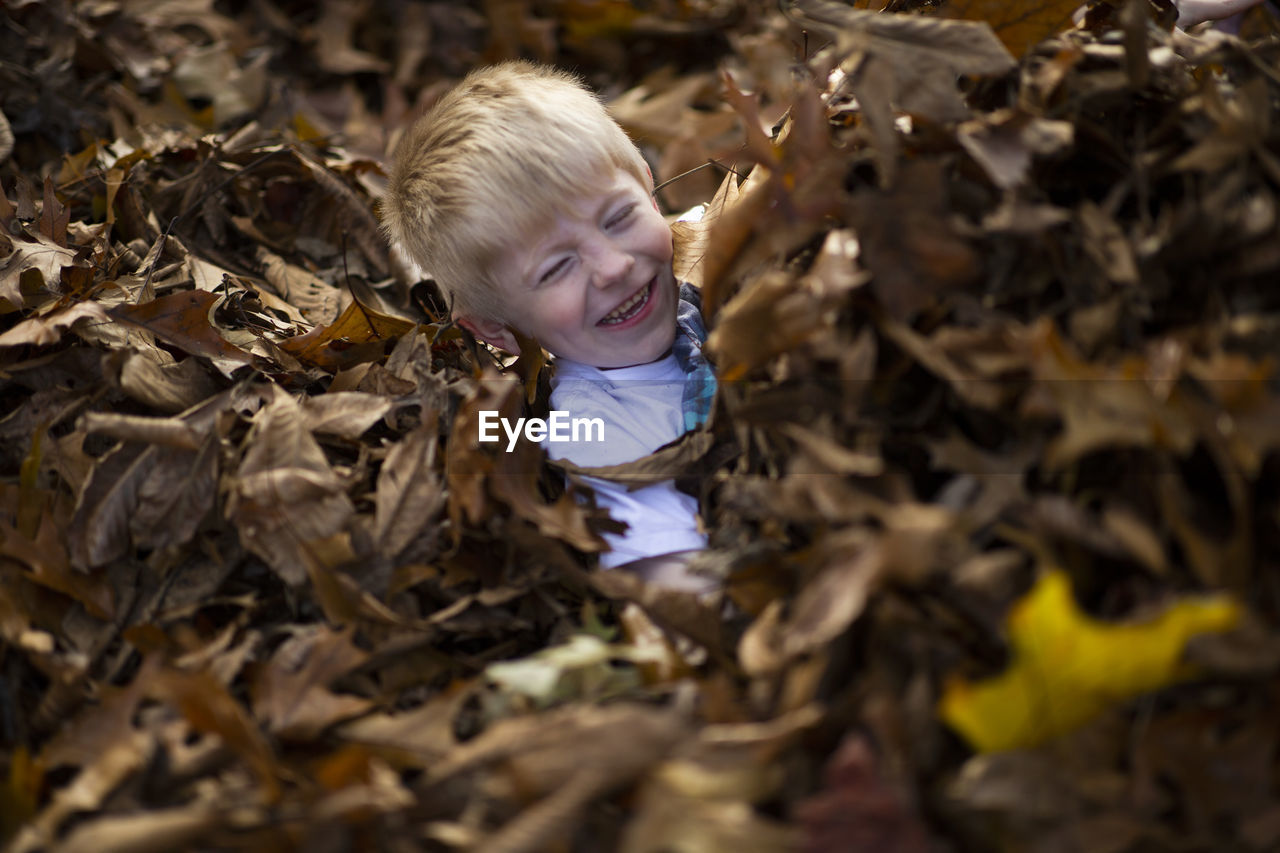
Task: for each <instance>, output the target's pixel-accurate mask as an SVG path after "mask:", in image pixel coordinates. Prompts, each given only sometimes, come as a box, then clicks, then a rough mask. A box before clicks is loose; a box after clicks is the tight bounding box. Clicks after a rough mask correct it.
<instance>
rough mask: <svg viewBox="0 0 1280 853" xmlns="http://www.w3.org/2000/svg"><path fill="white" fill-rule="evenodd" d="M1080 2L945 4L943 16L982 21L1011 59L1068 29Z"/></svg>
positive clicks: (967, 0)
mask: <svg viewBox="0 0 1280 853" xmlns="http://www.w3.org/2000/svg"><path fill="white" fill-rule="evenodd" d="M1080 6H1081V2H1080V0H947V2H946V3H945V4H944V5H943V9H942V11H943V14H945V15H946V16H947V17H950V18H961V19H963V20H966V21H986V22H987V23H988V24H990V25H991V29H993V30H995V33H996V35H997V36H999V37H1000V41H1002V42H1004V46H1005V47H1007V48H1009V52H1010V53H1012V54H1013V55H1014V56H1022V55H1023V54H1024V53H1026V52H1027V49H1028V48H1029V47H1031V46H1032V45H1033V44H1036V43H1037V42H1040V41H1043V40H1044V39H1047V38H1048V37H1049V36H1051V35H1053V34H1054V33H1057V32H1061V31H1062V30H1064V29H1066V28H1067V27H1070V26H1071V13H1072V12H1074V11H1075V10H1076V9H1078V8H1080Z"/></svg>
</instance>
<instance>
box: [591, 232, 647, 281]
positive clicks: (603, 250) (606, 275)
mask: <svg viewBox="0 0 1280 853" xmlns="http://www.w3.org/2000/svg"><path fill="white" fill-rule="evenodd" d="M635 262H636V260H635V258H634V257H633V256H632V255H631V253H630V252H624V251H622V250H621V249H619V248H618V247H617V246H615V245H614V244H613V243H612V242H610V241H608V240H603V241H601V242H600V243H599V244H598V245H597V246H595V247H593V248H592V251H591V255H590V258H589V259H588V263H589V265H590V269H591V284H592V285H593V286H595V287H598V288H600V289H601V290H604V289H606V288H608V287H611V286H612V285H613V284H615V283H616V282H618V281H622V280H625V279H626V277H627V275H628V274H629V273H630V272H631V268H632V267H633V266H635Z"/></svg>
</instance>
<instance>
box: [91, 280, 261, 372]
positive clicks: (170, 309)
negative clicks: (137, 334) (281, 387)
mask: <svg viewBox="0 0 1280 853" xmlns="http://www.w3.org/2000/svg"><path fill="white" fill-rule="evenodd" d="M220 301H221V300H220V299H219V297H218V296H216V295H214V294H212V293H209V292H208V291H204V290H187V291H181V292H179V293H171V294H169V295H168V296H161V297H158V298H156V299H153V300H151V301H150V302H143V303H141V304H139V305H121V306H119V307H117V308H113V309H112V310H111V311H110V312H109V313H110V315H111V316H112V317H114V318H116V319H118V320H123V321H125V322H127V323H132V324H133V325H136V326H140V327H142V328H144V329H147V330H148V331H150V332H151V333H152V334H154V335H155V336H156V337H157V338H160V340H162V341H165V342H166V343H169V344H172V345H173V346H176V347H178V348H179V349H181V350H182V351H184V352H189V353H191V354H192V355H198V356H203V357H205V358H208V359H210V360H212V361H213V362H214V363H215V364H217V365H219V367H220V368H222V366H223V365H227V366H238V365H240V364H249V363H251V362H252V361H253V358H252V356H250V355H249V354H248V353H246V352H244V351H243V350H241V349H239V348H238V347H235V346H232V345H231V344H230V343H228V342H227V340H226V338H224V337H223V336H222V335H220V334H219V333H218V330H217V329H216V328H215V327H214V325H213V322H212V320H211V319H210V318H211V317H212V315H213V310H214V309H215V308H216V307H217V306H218V303H219V302H220Z"/></svg>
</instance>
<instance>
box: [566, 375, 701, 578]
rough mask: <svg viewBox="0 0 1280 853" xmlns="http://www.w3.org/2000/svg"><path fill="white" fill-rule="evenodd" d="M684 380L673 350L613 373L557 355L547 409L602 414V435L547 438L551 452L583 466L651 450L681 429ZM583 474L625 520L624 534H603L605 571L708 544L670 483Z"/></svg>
mask: <svg viewBox="0 0 1280 853" xmlns="http://www.w3.org/2000/svg"><path fill="white" fill-rule="evenodd" d="M684 380H685V374H684V371H683V370H681V369H680V364H679V363H678V362H677V361H676V357H675V356H674V355H668V356H667V357H666V358H662V359H659V360H658V361H654V362H650V363H649V364H638V365H635V366H634V367H619V368H616V369H612V370H601V369H600V368H598V367H591V366H590V365H586V364H580V363H578V362H575V361H570V360H568V359H564V358H560V359H556V362H555V373H554V374H553V376H552V379H551V408H552V409H554V410H557V411H566V412H568V413H569V417H571V418H575V419H576V418H599V419H600V420H601V421H602V422H603V425H604V429H603V432H604V435H603V440H598V439H600V438H601V436H599V434H598V432H584V433H580V434H579V435H580V440H579V441H576V442H548V444H547V445H546V446H547V453H548V455H549V456H550V457H551V458H553V459H567V460H568V461H570V462H572V463H573V464H575V465H580V466H582V467H587V468H594V467H598V466H602V465H618V464H621V463H623V462H631V461H633V460H635V459H639V458H640V457H642V456H647V455H649V454H650V453H652V452H653V451H655V450H657V449H658V448H659V447H661V446H662V445H664V444H667V443H668V442H670V441H674V440H675V439H677V438H679V437H680V436H681V435H682V434H683V433H684V411H683V409H682V407H681V400H682V397H683V395H684ZM584 479H585V480H586V481H587V482H588V483H590V485H591V487H592V488H593V489H595V491H596V497H597V500H598V501H599V503H600V505H601V506H603V507H605V508H607V509H608V510H609V514H610V515H611V516H613V518H615V519H616V520H618V521H623V522H626V524H627V530H626V531H625V532H624V533H622V534H621V535H614V534H605V541H607V542H608V543H609V546H610V548H611V549H612V550H610V551H608V552H606V553H604V554H601V555H600V565H601V567H602V568H613V567H614V566H620V565H622V564H623V563H629V562H631V561H632V560H638V559H640V558H642V557H653V556H656V555H658V554H669V553H671V552H673V551H686V550H692V549H700V548H705V547H706V545H707V538H706V536H705V535H703V534H702V533H700V532H699V531H698V521H697V519H698V502H697V501H696V500H695V499H694V498H693V497H691V496H689V495H686V494H685V493H684V492H681V491H680V490H679V489H677V488H676V487H675V483H674V482H673V481H671V480H664V481H663V482H661V483H654V484H653V485H649V486H641V487H640V488H637V489H633V490H628V488H627V487H626V486H625V485H622V484H619V483H614V482H610V481H608V480H602V479H600V478H598V477H586V478H584Z"/></svg>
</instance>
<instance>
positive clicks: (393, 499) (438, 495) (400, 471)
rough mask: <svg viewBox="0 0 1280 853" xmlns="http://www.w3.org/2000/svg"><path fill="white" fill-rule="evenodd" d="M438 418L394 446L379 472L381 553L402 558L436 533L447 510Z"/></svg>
mask: <svg viewBox="0 0 1280 853" xmlns="http://www.w3.org/2000/svg"><path fill="white" fill-rule="evenodd" d="M438 432H439V431H438V427H437V425H436V419H435V418H429V419H424V423H423V425H422V426H421V427H420V428H418V429H416V430H414V431H413V432H411V433H409V434H408V435H407V436H405V437H404V439H402V440H401V441H400V442H398V443H397V444H395V445H394V446H393V447H392V448H391V450H390V451H389V452H388V453H387V458H386V459H385V460H383V463H382V468H381V470H379V472H378V486H377V497H376V499H375V508H374V535H375V536H376V537H377V540H378V544H379V550H380V551H381V552H382V553H384V554H387V555H390V556H394V555H398V554H400V553H401V552H402V551H404V549H405V548H406V547H408V546H409V544H410V543H411V542H413V541H414V540H415V539H418V538H419V537H421V536H422V535H423V534H425V533H427V531H432V535H434V530H435V528H436V525H437V523H438V519H437V518H436V516H437V515H438V514H439V512H440V510H441V509H442V508H443V507H444V503H445V490H444V485H443V484H442V483H441V482H440V476H439V473H438V470H437V466H438V464H439V463H438V462H437V460H436V439H437V435H438Z"/></svg>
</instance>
